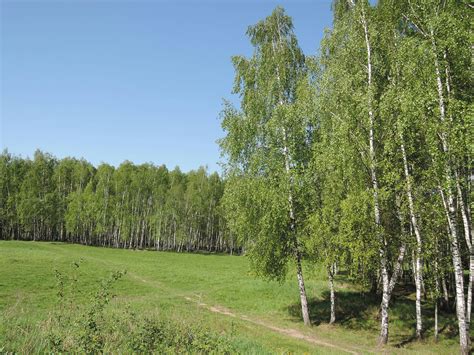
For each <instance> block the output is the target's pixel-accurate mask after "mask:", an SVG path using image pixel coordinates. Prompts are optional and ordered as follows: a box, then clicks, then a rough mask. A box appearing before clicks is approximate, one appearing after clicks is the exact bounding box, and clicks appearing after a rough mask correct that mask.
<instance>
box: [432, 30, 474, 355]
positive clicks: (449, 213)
mask: <svg viewBox="0 0 474 355" xmlns="http://www.w3.org/2000/svg"><path fill="white" fill-rule="evenodd" d="M430 34H431V45H432V49H433V56H434V65H435V73H436V86H437V89H438V104H439V112H440V121H441V122H445V120H446V104H445V99H444V93H443V83H442V80H441V75H440V68H439V61H438V54H437V48H436V42H435V38H434V34H433V30H431V33H430ZM439 137H440V139H441V145H442V149H443V153H444V155H445V156H446V163H445V168H444V170H445V183H446V184H447V188H446V196H445V195H444V190H443V188H442V187H441V186H440V188H439V190H440V193H441V195H442V199H443V205H444V209H445V212H446V217H447V220H448V226H449V232H450V233H449V235H450V242H451V256H452V260H453V267H454V278H455V285H456V314H457V318H458V327H459V343H460V347H461V353H463V354H468V353H469V347H470V344H469V343H470V339H469V323H468V322H467V321H466V302H465V298H464V281H463V272H464V270H463V266H462V259H461V253H460V249H459V240H458V234H457V221H456V207H455V203H454V196H453V192H452V190H451V189H452V186H454V182H455V181H453V176H452V169H451V166H450V161H449V160H450V159H449V155H450V153H449V148H448V139H447V136H446V132H444V131H442V132H441V133H440V134H439Z"/></svg>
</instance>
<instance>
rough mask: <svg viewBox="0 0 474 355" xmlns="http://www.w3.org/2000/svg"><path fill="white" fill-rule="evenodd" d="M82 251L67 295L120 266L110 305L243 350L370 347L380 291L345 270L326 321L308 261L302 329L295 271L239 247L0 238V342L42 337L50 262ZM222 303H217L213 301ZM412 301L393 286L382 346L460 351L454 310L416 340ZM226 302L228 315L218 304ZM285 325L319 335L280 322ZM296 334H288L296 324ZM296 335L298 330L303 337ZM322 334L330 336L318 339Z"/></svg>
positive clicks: (428, 313)
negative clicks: (195, 250)
mask: <svg viewBox="0 0 474 355" xmlns="http://www.w3.org/2000/svg"><path fill="white" fill-rule="evenodd" d="M75 261H76V262H77V261H81V266H80V268H79V269H77V270H78V271H77V273H78V281H77V290H78V292H75V293H74V298H75V301H76V302H77V304H79V305H80V304H85V303H87V302H88V300H89V298H90V295H89V293H90V292H92V291H93V290H94V289H95V288H96V287H97V284H98V282H99V281H100V280H101V279H103V278H106V277H108V275H110V274H111V273H112V272H114V271H117V270H127V274H126V275H125V276H123V277H122V279H121V280H119V281H118V282H117V283H116V284H115V285H114V286H113V293H114V294H115V295H116V297H115V298H113V299H112V301H111V304H110V305H109V306H108V312H111V313H114V312H118V311H120V310H123V309H131V310H132V311H133V312H134V313H136V314H139V315H144V316H145V315H146V316H147V317H148V316H156V317H160V318H165V319H172V320H174V321H177V322H180V323H183V324H189V325H199V326H204V327H205V328H206V329H209V330H210V331H212V332H214V333H215V334H220V335H221V336H222V337H226V338H229V339H231V342H232V344H233V346H234V349H236V350H237V351H239V352H246V353H249V352H250V353H251V352H253V353H265V352H269V353H283V352H296V353H303V352H308V353H325V354H327V353H343V352H344V351H343V350H344V349H345V350H350V351H354V352H361V353H371V352H377V351H378V350H380V349H377V348H376V347H375V346H374V344H375V343H376V338H377V334H378V322H377V319H376V316H377V306H378V302H379V301H378V299H377V298H376V297H374V296H372V295H370V294H367V293H360V292H359V291H360V290H356V289H355V288H354V287H353V286H352V285H351V284H350V283H349V282H346V281H345V280H344V275H340V276H339V278H338V279H337V291H338V294H337V296H338V297H339V298H338V314H337V315H338V317H339V320H338V324H337V325H335V326H329V325H328V324H327V321H328V319H329V303H328V302H329V301H328V288H327V282H326V278H325V274H324V272H323V271H322V270H319V269H317V270H314V269H313V270H307V275H308V280H307V288H308V290H307V291H308V294H309V295H311V299H310V304H311V317H312V320H313V321H314V323H315V325H314V326H313V327H312V328H311V329H307V328H305V327H304V326H303V325H302V322H301V321H300V318H299V312H300V311H299V304H298V301H299V297H298V293H297V288H296V285H295V283H296V281H295V280H294V278H293V277H291V276H292V275H290V277H289V278H288V280H287V281H286V282H284V283H282V284H279V283H275V282H266V281H263V280H259V279H256V278H254V277H253V275H251V273H249V268H248V262H247V259H246V258H245V257H239V256H228V255H202V254H178V253H163V252H151V251H128V250H116V249H103V248H94V247H85V246H80V245H70V244H61V243H35V242H15V241H0V314H1V319H0V349H2V347H3V350H16V351H19V352H32V351H34V350H38V349H40V348H41V347H43V348H44V346H45V341H44V339H41V338H42V333H41V329H42V327H44V325H45V322H47V320H48V319H49V318H50V315H51V312H52V311H53V310H54V309H56V308H57V297H56V293H57V285H56V279H55V276H54V270H55V269H57V270H60V271H67V270H70V269H71V264H72V263H73V262H75ZM213 309H214V310H218V311H219V310H221V311H222V310H224V312H218V311H212V310H213ZM414 309H415V308H414V302H413V301H412V299H411V295H410V293H409V292H405V293H404V294H402V293H399V294H398V297H397V298H396V299H395V303H394V305H393V308H392V313H391V325H390V326H391V329H390V330H391V334H390V344H389V346H388V347H387V348H386V350H387V351H388V352H393V353H398V352H405V351H416V352H426V353H430V352H432V353H434V352H436V353H454V352H457V349H458V348H457V341H458V340H457V337H456V327H455V319H454V317H453V316H451V315H447V314H442V315H441V319H440V324H441V328H442V332H441V340H440V342H439V343H437V344H435V343H434V342H433V341H432V340H431V339H432V334H431V331H430V330H428V331H427V332H426V336H425V339H426V340H424V341H423V342H422V343H421V344H420V343H418V342H415V341H414V340H413V330H414V322H415V320H414ZM424 311H425V314H424V317H425V318H424V320H425V326H426V327H427V328H431V327H432V322H433V319H432V308H431V306H430V305H429V304H425V308H424ZM226 312H231V313H232V315H228V314H224V313H226ZM275 328H277V329H291V330H293V331H294V332H297V333H296V334H299V335H304V336H307V337H309V338H311V339H314V340H315V341H317V343H314V342H313V343H312V342H310V341H308V339H306V340H305V339H298V336H296V337H295V336H292V334H286V333H283V334H282V333H281V332H278V331H277V330H275ZM293 335H294V334H293ZM300 338H301V337H300ZM324 343H326V344H328V346H325V345H324Z"/></svg>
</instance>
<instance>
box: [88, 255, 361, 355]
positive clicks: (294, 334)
mask: <svg viewBox="0 0 474 355" xmlns="http://www.w3.org/2000/svg"><path fill="white" fill-rule="evenodd" d="M91 259H95V260H96V261H99V262H101V263H103V264H109V265H110V264H112V263H110V262H105V261H103V260H99V259H96V258H93V257H92V258H91ZM127 275H128V276H130V277H132V278H133V279H135V280H137V281H140V282H142V283H145V284H148V285H152V286H154V287H157V288H159V289H161V290H166V291H167V292H170V293H173V294H175V295H176V296H179V297H181V298H184V299H185V300H186V301H188V302H192V303H194V304H196V305H197V306H199V307H201V308H203V309H206V310H207V311H210V312H213V313H218V314H222V315H225V316H228V317H233V318H236V319H240V320H242V321H245V322H249V323H252V324H255V325H258V326H261V327H264V328H266V329H269V330H271V331H274V332H276V333H279V334H282V335H286V336H288V337H291V338H294V339H299V340H303V341H306V342H308V343H311V344H314V345H319V346H323V347H327V348H331V349H335V350H338V351H341V352H345V353H349V354H360V353H368V352H370V351H368V350H366V349H360V348H356V347H353V346H351V348H349V347H345V346H341V345H338V344H334V343H332V342H329V341H327V340H321V339H318V338H317V337H315V336H314V335H307V334H304V333H303V332H301V331H300V330H297V329H293V328H282V327H278V326H276V325H273V324H271V323H269V322H267V321H264V320H261V319H256V318H250V317H248V316H246V315H243V314H237V313H235V312H233V311H231V310H229V309H227V308H225V307H222V306H219V305H213V306H210V305H207V304H206V303H203V302H202V301H201V300H200V299H197V298H191V297H189V296H188V295H183V294H177V293H176V290H174V289H171V288H170V287H168V286H166V285H164V284H163V283H161V282H159V281H156V280H149V279H146V278H144V277H143V276H141V275H138V274H136V273H134V272H130V271H127ZM196 297H199V296H196Z"/></svg>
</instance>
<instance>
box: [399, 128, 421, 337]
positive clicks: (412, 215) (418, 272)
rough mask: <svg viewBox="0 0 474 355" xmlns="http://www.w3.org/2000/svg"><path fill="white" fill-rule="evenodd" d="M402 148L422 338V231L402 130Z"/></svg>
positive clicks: (417, 326) (417, 334)
mask: <svg viewBox="0 0 474 355" xmlns="http://www.w3.org/2000/svg"><path fill="white" fill-rule="evenodd" d="M400 142H401V144H400V148H401V151H402V157H403V170H404V172H405V183H406V194H407V198H408V207H409V211H410V222H411V226H412V228H413V232H414V234H415V237H416V253H415V270H414V271H415V286H416V337H417V338H418V339H421V336H422V331H423V320H422V317H421V283H422V281H421V278H422V265H421V253H422V240H421V233H420V229H419V227H418V220H417V218H416V214H415V204H414V203H413V193H412V185H411V176H410V172H409V170H408V159H407V154H406V151H405V144H404V139H403V134H402V133H401V132H400Z"/></svg>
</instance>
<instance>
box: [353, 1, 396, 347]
mask: <svg viewBox="0 0 474 355" xmlns="http://www.w3.org/2000/svg"><path fill="white" fill-rule="evenodd" d="M351 3H352V4H353V6H355V3H354V1H351ZM361 22H362V27H363V30H364V39H365V47H366V52H367V111H368V116H369V155H370V174H371V180H372V194H373V203H374V220H375V226H376V229H377V232H376V233H377V235H378V242H379V258H380V274H381V276H382V302H381V305H380V311H381V312H380V315H381V319H380V336H379V344H380V345H384V344H386V343H387V342H388V307H389V302H390V291H389V290H390V285H389V283H390V279H389V275H388V270H387V252H386V242H385V240H384V237H383V235H382V232H381V229H382V224H381V219H380V206H379V196H378V194H379V188H378V180H377V168H376V167H377V160H376V153H375V115H374V109H373V90H374V88H373V83H372V49H371V45H370V40H369V28H368V23H367V18H366V15H365V10H364V9H363V8H362V16H361Z"/></svg>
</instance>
